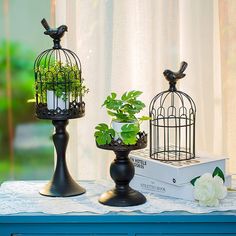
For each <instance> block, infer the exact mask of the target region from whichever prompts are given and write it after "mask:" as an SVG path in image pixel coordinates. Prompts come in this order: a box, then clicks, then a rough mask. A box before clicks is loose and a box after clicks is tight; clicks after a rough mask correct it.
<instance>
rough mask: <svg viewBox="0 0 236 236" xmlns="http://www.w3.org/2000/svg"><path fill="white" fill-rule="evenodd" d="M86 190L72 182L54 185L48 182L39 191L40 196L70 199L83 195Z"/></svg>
mask: <svg viewBox="0 0 236 236" xmlns="http://www.w3.org/2000/svg"><path fill="white" fill-rule="evenodd" d="M85 192H86V190H85V189H84V188H82V187H81V186H80V185H79V184H77V183H76V182H75V181H74V180H72V181H70V183H69V184H68V183H64V184H61V183H60V184H59V185H58V184H55V183H53V182H52V181H50V182H49V183H48V184H47V185H46V186H45V187H44V188H43V189H42V190H40V191H39V193H40V194H41V195H44V196H48V197H71V196H77V195H80V194H83V193H85Z"/></svg>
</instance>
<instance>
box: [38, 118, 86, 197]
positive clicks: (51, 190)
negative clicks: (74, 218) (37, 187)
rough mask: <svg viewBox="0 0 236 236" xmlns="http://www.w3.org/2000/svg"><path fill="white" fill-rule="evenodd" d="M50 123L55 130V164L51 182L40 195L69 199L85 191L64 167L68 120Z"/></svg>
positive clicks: (65, 166)
mask: <svg viewBox="0 0 236 236" xmlns="http://www.w3.org/2000/svg"><path fill="white" fill-rule="evenodd" d="M52 123H53V125H54V126H55V129H56V132H55V134H54V135H53V142H54V145H55V148H56V152H57V164H56V168H55V172H54V175H53V177H52V180H51V181H50V182H49V183H48V184H47V185H46V186H45V187H44V188H43V189H42V190H41V191H40V194H42V195H45V196H51V197H69V196H75V195H80V194H82V193H85V189H84V188H82V187H81V186H79V184H78V183H76V182H75V181H74V180H73V179H72V177H71V176H70V173H69V171H68V169H67V165H66V147H67V144H68V140H69V134H68V133H67V131H66V126H67V124H68V120H54V121H52Z"/></svg>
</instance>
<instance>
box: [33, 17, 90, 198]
mask: <svg viewBox="0 0 236 236" xmlns="http://www.w3.org/2000/svg"><path fill="white" fill-rule="evenodd" d="M41 23H42V25H43V26H44V28H45V29H46V32H45V34H46V35H49V36H50V37H51V38H53V42H54V44H53V48H52V49H48V50H45V51H44V52H42V53H41V54H40V55H39V56H38V57H37V58H36V60H35V64H34V73H35V89H36V116H37V117H38V118H39V119H50V120H52V123H53V125H54V126H55V134H54V135H53V142H54V145H55V148H56V153H57V164H56V168H55V172H54V175H53V178H52V180H51V181H50V182H49V183H48V184H47V185H46V186H45V188H44V189H42V190H41V191H40V193H41V194H42V195H46V196H53V197H68V196H74V195H79V194H82V193H84V192H85V189H84V188H82V187H81V186H80V185H79V184H78V183H77V182H76V181H74V180H73V178H72V177H71V175H70V173H69V171H68V168H67V165H66V147H67V144H68V140H69V134H68V132H67V131H66V126H67V125H68V119H73V118H80V117H83V116H84V114H85V103H84V102H83V100H82V97H83V95H84V94H85V93H86V92H87V91H88V90H87V88H86V87H85V85H84V84H83V79H82V77H81V74H82V70H81V63H80V60H79V58H78V56H77V55H76V54H75V53H74V52H72V51H70V50H68V49H65V48H62V47H61V44H60V41H61V37H62V36H63V35H64V33H65V32H66V31H67V26H65V25H62V26H60V27H58V28H57V29H51V28H50V26H49V25H48V23H47V21H46V20H45V19H43V20H42V21H41Z"/></svg>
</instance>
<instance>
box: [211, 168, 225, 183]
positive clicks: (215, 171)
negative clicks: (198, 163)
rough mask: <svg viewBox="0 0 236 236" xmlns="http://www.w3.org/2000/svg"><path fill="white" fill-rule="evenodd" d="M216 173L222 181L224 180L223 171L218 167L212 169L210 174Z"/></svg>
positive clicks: (214, 174)
mask: <svg viewBox="0 0 236 236" xmlns="http://www.w3.org/2000/svg"><path fill="white" fill-rule="evenodd" d="M216 175H217V176H219V177H220V178H221V179H222V180H223V182H225V176H224V173H223V171H222V170H221V169H220V168H219V167H216V168H215V170H214V171H213V174H212V176H213V177H214V176H216Z"/></svg>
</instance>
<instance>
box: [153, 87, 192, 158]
mask: <svg viewBox="0 0 236 236" xmlns="http://www.w3.org/2000/svg"><path fill="white" fill-rule="evenodd" d="M149 115H150V118H151V120H150V158H152V159H156V160H160V161H182V160H189V159H193V158H194V157H195V118H196V105H195V103H194V101H193V99H192V98H191V97H190V96H189V95H188V94H186V93H184V92H182V91H178V90H176V89H169V90H166V91H163V92H161V93H159V94H157V95H156V96H155V97H154V98H153V99H152V101H151V103H150V106H149Z"/></svg>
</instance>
